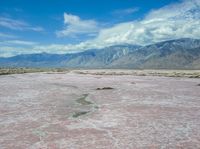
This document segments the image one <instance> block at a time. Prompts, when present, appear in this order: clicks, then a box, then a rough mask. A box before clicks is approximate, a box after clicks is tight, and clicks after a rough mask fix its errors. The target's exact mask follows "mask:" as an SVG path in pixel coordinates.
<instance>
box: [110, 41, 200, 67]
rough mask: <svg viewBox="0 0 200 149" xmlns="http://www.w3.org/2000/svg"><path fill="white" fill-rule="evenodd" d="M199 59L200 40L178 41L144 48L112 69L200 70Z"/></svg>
mask: <svg viewBox="0 0 200 149" xmlns="http://www.w3.org/2000/svg"><path fill="white" fill-rule="evenodd" d="M198 59H200V40H195V39H178V40H170V41H165V42H160V43H157V44H153V45H149V46H145V47H142V48H140V49H138V50H136V51H134V52H133V53H131V54H129V55H126V56H123V57H121V58H120V59H118V60H116V61H115V62H113V63H112V64H111V67H114V68H118V67H121V68H142V69H143V68H146V69H147V68H150V69H194V68H195V69H197V68H200V67H199V65H198ZM195 61H196V62H195Z"/></svg>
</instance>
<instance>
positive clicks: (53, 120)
mask: <svg viewBox="0 0 200 149" xmlns="http://www.w3.org/2000/svg"><path fill="white" fill-rule="evenodd" d="M198 84H200V79H191V78H169V77H151V76H131V75H112V76H111V75H90V74H75V73H35V74H22V75H8V76H0V148H1V149H13V148H15V149H27V148H28V149H39V148H42V149H45V148H48V149H66V148H73V149H79V148H80V149H90V148H91V149H94V148H99V149H102V148H108V149H110V148H114V149H115V148H116V149H117V148H119V149H123V148H126V149H132V148H164V149H165V148H187V149H188V148H191V149H193V148H194V149H197V148H200V129H199V128H200V86H198Z"/></svg>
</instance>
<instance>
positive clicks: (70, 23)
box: [56, 13, 99, 37]
mask: <svg viewBox="0 0 200 149" xmlns="http://www.w3.org/2000/svg"><path fill="white" fill-rule="evenodd" d="M64 25H65V27H64V29H63V30H61V31H57V32H56V34H57V36H58V37H63V36H68V37H76V35H83V34H85V35H94V34H95V33H97V32H98V31H99V27H98V24H97V22H96V21H94V20H82V19H81V18H80V17H79V16H75V15H72V14H67V13H64Z"/></svg>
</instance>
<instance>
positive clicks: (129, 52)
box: [0, 38, 200, 69]
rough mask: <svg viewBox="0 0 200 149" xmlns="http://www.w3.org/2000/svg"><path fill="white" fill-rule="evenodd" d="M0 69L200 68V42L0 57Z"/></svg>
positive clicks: (165, 43)
mask: <svg viewBox="0 0 200 149" xmlns="http://www.w3.org/2000/svg"><path fill="white" fill-rule="evenodd" d="M0 67H67V68H135V69H200V40H198V39H189V38H184V39H178V40H170V41H165V42H160V43H156V44H152V45H148V46H144V47H141V46H135V45H116V46H111V47H107V48H103V49H92V50H87V51H84V52H80V53H75V54H47V53H41V54H30V55H18V56H14V57H10V58H0Z"/></svg>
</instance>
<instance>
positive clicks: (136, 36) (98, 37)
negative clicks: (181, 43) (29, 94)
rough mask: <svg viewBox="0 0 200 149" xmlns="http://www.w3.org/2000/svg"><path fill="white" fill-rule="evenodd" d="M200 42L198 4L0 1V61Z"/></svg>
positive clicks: (170, 0) (191, 0)
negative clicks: (188, 40)
mask: <svg viewBox="0 0 200 149" xmlns="http://www.w3.org/2000/svg"><path fill="white" fill-rule="evenodd" d="M179 38H197V39H199V38H200V0H0V57H10V56H15V55H19V54H32V53H42V52H46V53H57V54H64V53H75V52H81V51H84V50H88V49H96V48H98V49H100V48H104V47H107V46H112V45H120V44H133V45H143V46H144V45H149V44H153V43H156V42H161V41H166V40H171V39H179Z"/></svg>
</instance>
